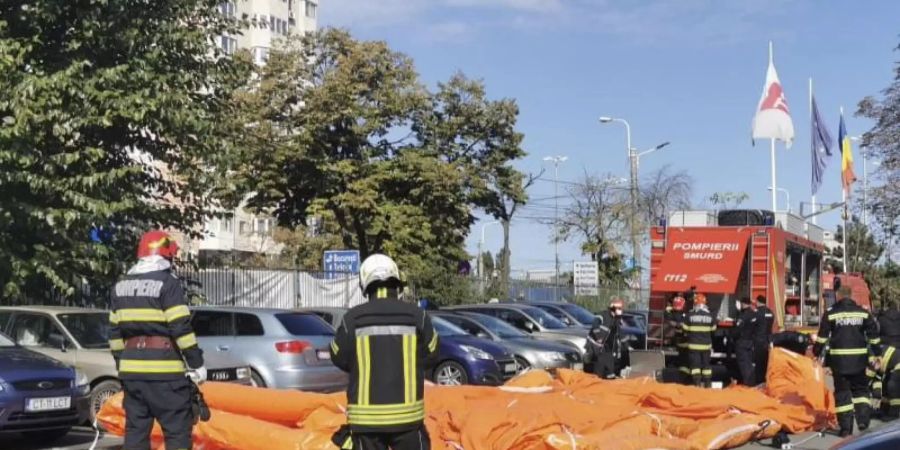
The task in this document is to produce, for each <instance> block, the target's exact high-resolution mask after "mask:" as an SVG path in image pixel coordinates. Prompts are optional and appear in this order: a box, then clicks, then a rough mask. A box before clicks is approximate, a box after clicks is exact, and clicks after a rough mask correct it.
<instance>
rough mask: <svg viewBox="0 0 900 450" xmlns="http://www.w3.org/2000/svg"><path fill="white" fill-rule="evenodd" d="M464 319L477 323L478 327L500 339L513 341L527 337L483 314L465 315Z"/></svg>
mask: <svg viewBox="0 0 900 450" xmlns="http://www.w3.org/2000/svg"><path fill="white" fill-rule="evenodd" d="M466 317H468V318H469V319H472V320H473V321H475V322H478V324H479V325H481V326H483V327H485V328H487V329H488V330H490V332H491V333H494V334H496V335H497V336H498V337H499V338H500V339H515V338H521V337H527V336H528V335H527V334H525V333H523V332H521V331H519V330H517V329H516V328H515V327H513V326H512V325H510V324H508V323H506V322H504V321H502V320H500V319H497V318H494V317H491V316H486V315H484V314H467V315H466Z"/></svg>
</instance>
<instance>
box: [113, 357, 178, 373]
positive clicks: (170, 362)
mask: <svg viewBox="0 0 900 450" xmlns="http://www.w3.org/2000/svg"><path fill="white" fill-rule="evenodd" d="M119 372H132V373H179V372H184V363H183V362H181V361H180V360H176V359H163V360H139V359H123V360H121V361H119Z"/></svg>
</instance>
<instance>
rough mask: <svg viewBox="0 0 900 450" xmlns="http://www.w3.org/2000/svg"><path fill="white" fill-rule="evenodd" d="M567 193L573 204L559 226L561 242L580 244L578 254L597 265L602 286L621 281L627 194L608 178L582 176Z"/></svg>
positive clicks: (627, 203)
mask: <svg viewBox="0 0 900 450" xmlns="http://www.w3.org/2000/svg"><path fill="white" fill-rule="evenodd" d="M568 191H569V196H570V197H571V199H572V202H571V203H570V204H569V205H568V206H566V208H565V210H564V212H563V215H562V217H561V218H560V221H559V223H558V227H559V228H558V230H559V236H560V239H562V240H569V239H573V238H577V239H580V240H581V251H582V252H583V253H584V254H587V255H591V259H593V260H595V261H597V262H598V263H600V266H601V267H600V283H601V284H609V283H612V282H617V281H622V280H624V277H623V275H622V273H621V272H622V256H621V254H620V253H619V250H618V247H619V245H621V244H622V243H623V242H624V240H625V238H626V237H627V236H628V230H627V229H626V228H627V224H628V219H629V216H630V215H629V208H630V203H629V202H628V195H627V190H626V189H625V188H623V187H622V186H620V182H619V179H618V178H616V177H614V176H612V175H611V174H607V175H606V176H605V177H602V178H601V177H598V176H596V175H590V174H587V173H585V175H584V177H583V178H582V180H581V181H580V182H579V183H577V184H575V185H573V186H572V187H570V188H569V189H568Z"/></svg>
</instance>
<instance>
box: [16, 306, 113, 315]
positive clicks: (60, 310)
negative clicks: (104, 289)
mask: <svg viewBox="0 0 900 450" xmlns="http://www.w3.org/2000/svg"><path fill="white" fill-rule="evenodd" d="M0 311H19V312H41V313H48V314H73V313H106V312H107V310H106V309H97V308H79V307H76V306H44V305H31V306H0Z"/></svg>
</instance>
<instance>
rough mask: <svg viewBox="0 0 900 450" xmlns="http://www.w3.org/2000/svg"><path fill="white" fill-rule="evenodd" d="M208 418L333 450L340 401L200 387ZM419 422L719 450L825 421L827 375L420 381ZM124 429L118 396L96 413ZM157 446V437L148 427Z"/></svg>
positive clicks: (248, 443) (548, 444) (224, 429)
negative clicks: (492, 383)
mask: <svg viewBox="0 0 900 450" xmlns="http://www.w3.org/2000/svg"><path fill="white" fill-rule="evenodd" d="M202 390H203V393H204V396H205V398H206V401H207V403H208V404H209V406H210V408H211V410H212V418H211V419H210V420H209V421H208V422H201V423H199V424H198V425H197V426H196V427H194V442H195V444H196V448H203V449H204V450H220V449H221V450H225V449H236V450H287V449H290V450H299V449H304V450H333V449H335V448H336V447H335V446H334V445H333V444H332V443H331V435H332V434H333V433H334V432H335V431H336V430H337V429H338V428H339V427H340V426H341V425H343V424H344V423H346V416H345V411H346V397H345V395H344V394H316V393H309V392H300V391H284V390H274V389H261V388H252V387H245V386H238V385H232V384H224V383H214V382H209V383H205V384H204V385H203V386H202ZM425 404H426V418H425V424H426V427H427V428H428V432H429V435H430V437H431V440H432V447H433V448H434V449H436V450H442V449H446V450H460V449H465V450H511V449H516V450H518V449H523V450H576V449H577V450H588V449H624V450H631V449H633V450H639V449H651V448H666V449H684V450H688V449H690V450H694V449H722V448H732V447H736V446H740V445H743V444H745V443H747V442H749V441H751V440H756V439H762V438H766V437H771V436H773V435H774V434H775V433H777V432H778V431H779V430H781V429H784V430H786V431H789V432H793V433H797V432H801V431H808V430H813V429H820V428H824V427H825V426H828V425H833V423H834V417H835V415H834V398H833V396H832V395H831V393H830V392H829V391H828V389H827V386H826V379H825V373H824V371H823V370H822V368H821V367H819V366H817V364H816V363H815V362H814V361H813V360H812V359H810V358H807V357H804V356H801V355H796V354H794V353H791V352H789V351H786V350H783V349H773V351H771V352H770V354H769V371H768V375H767V386H766V388H765V389H750V388H746V387H733V388H728V389H723V390H711V389H700V388H695V387H690V386H681V385H676V384H662V383H657V382H656V381H654V380H652V379H650V378H637V379H628V380H602V379H599V378H597V377H595V376H593V375H591V374H586V373H583V372H575V371H570V370H559V371H557V373H556V374H555V375H551V374H549V373H547V372H543V371H537V370H535V371H529V372H526V373H524V374H522V375H520V376H518V377H516V378H514V379H512V380H510V381H509V382H508V383H507V384H506V385H504V386H501V387H476V386H452V387H450V386H447V387H444V386H428V387H426V391H425ZM99 419H100V422H101V423H102V424H103V426H104V427H105V428H106V429H107V430H109V431H110V432H111V433H114V434H119V435H121V434H123V432H124V428H125V427H124V425H125V424H124V422H125V418H124V411H123V410H122V394H118V395H116V396H113V397H112V398H111V399H110V400H109V401H107V402H106V403H105V404H104V405H103V408H102V410H101V412H100V415H99ZM153 442H154V448H155V449H161V448H163V444H162V433H161V430H160V428H159V427H158V426H155V427H154V428H153Z"/></svg>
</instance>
